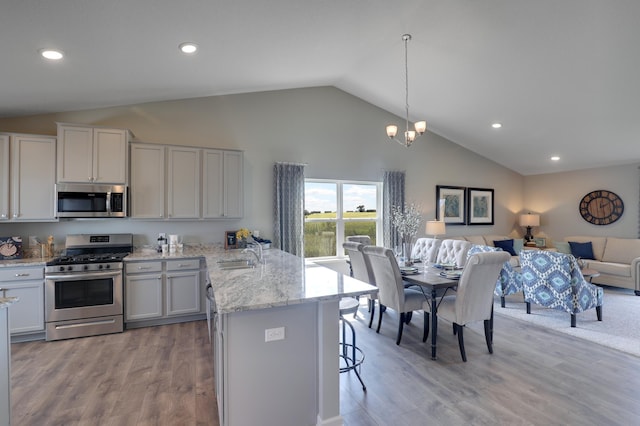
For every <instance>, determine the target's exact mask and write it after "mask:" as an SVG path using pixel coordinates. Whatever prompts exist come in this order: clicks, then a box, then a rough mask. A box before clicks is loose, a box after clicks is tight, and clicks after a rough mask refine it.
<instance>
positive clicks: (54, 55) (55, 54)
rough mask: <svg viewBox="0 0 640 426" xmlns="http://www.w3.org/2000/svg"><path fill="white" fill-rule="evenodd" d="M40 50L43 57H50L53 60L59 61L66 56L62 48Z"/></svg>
mask: <svg viewBox="0 0 640 426" xmlns="http://www.w3.org/2000/svg"><path fill="white" fill-rule="evenodd" d="M38 52H40V55H41V56H42V57H43V58H45V59H49V60H51V61H59V60H60V59H62V58H63V57H64V52H62V50H56V49H40V50H39V51H38Z"/></svg>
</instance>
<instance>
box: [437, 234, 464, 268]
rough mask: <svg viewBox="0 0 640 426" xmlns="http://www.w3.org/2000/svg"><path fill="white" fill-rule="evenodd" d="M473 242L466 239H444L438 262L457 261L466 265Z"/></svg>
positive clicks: (459, 264) (460, 264) (439, 250)
mask: <svg viewBox="0 0 640 426" xmlns="http://www.w3.org/2000/svg"><path fill="white" fill-rule="evenodd" d="M470 248H471V242H469V241H465V240H442V243H441V244H440V248H439V249H438V256H437V257H436V263H455V264H456V265H457V266H464V264H465V262H466V261H467V252H468V251H469V249H470Z"/></svg>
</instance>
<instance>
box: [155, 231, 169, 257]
mask: <svg viewBox="0 0 640 426" xmlns="http://www.w3.org/2000/svg"><path fill="white" fill-rule="evenodd" d="M165 244H167V238H166V237H165V236H164V235H162V234H160V236H158V249H157V250H158V253H162V246H163V245H165Z"/></svg>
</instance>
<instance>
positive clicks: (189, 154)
mask: <svg viewBox="0 0 640 426" xmlns="http://www.w3.org/2000/svg"><path fill="white" fill-rule="evenodd" d="M167 150H168V151H167V154H168V157H169V158H168V160H169V161H168V173H167V217H168V218H169V219H198V218H199V217H200V149H197V148H183V147H173V146H172V147H169V148H167Z"/></svg>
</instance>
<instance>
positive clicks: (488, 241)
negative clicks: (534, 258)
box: [458, 234, 524, 267]
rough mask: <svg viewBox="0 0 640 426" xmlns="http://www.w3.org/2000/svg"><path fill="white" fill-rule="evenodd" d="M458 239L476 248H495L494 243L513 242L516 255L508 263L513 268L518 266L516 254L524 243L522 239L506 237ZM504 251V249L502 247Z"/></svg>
mask: <svg viewBox="0 0 640 426" xmlns="http://www.w3.org/2000/svg"><path fill="white" fill-rule="evenodd" d="M458 238H459V239H463V240H466V241H469V242H470V243H471V244H474V245H477V246H490V247H495V246H496V245H495V244H494V241H505V240H513V250H514V253H516V255H515V256H514V255H512V256H511V259H509V263H510V264H511V266H513V267H518V266H520V259H519V258H518V254H519V253H520V250H522V247H523V243H524V241H523V240H522V238H513V237H509V236H506V235H490V234H489V235H466V236H463V237H458ZM502 249H503V250H504V247H502Z"/></svg>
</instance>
